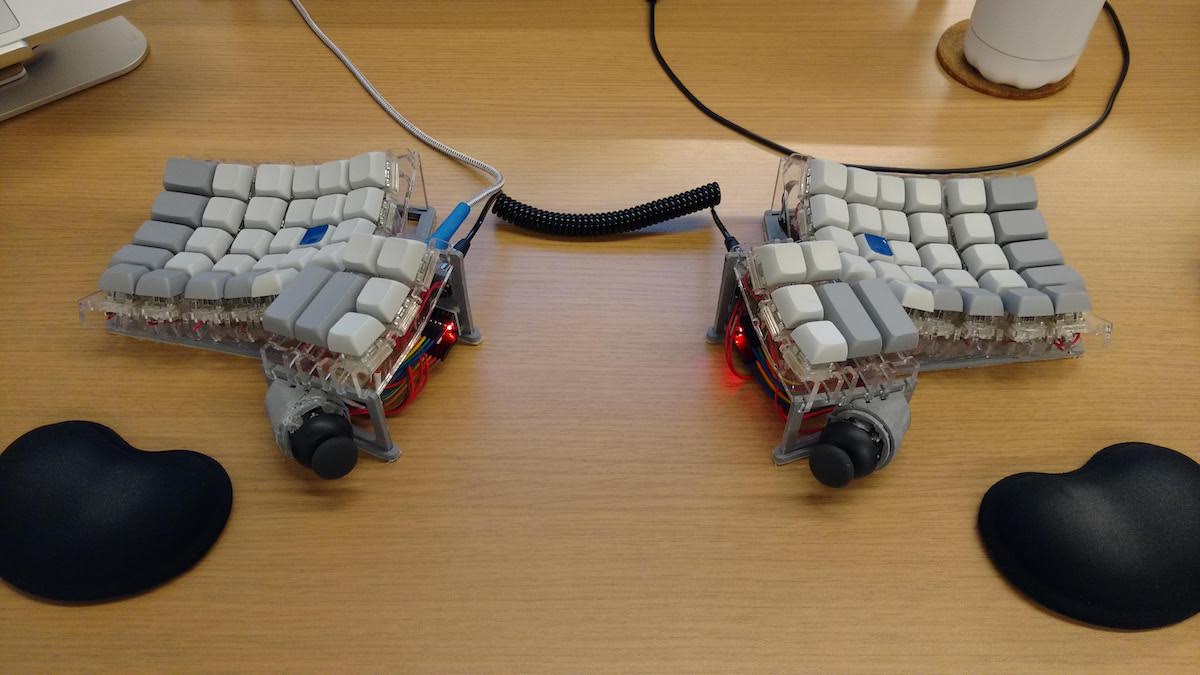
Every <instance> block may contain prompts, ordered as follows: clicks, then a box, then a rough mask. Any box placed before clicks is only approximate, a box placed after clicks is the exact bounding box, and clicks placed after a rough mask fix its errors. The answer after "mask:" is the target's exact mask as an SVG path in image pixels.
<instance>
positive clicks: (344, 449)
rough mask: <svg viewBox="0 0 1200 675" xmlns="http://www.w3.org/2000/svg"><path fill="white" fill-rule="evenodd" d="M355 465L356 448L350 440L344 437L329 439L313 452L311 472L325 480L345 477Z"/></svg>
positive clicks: (356, 458)
mask: <svg viewBox="0 0 1200 675" xmlns="http://www.w3.org/2000/svg"><path fill="white" fill-rule="evenodd" d="M356 464H358V447H357V446H355V445H354V441H353V440H352V439H350V438H346V437H345V436H337V437H334V438H330V439H329V440H327V441H325V442H324V443H321V444H320V445H318V446H317V449H316V450H315V451H313V456H312V470H313V472H314V473H316V474H317V475H318V476H320V477H321V478H324V479H326V480H333V479H335V478H341V477H342V476H345V475H346V474H348V473H350V471H351V470H352V469H354V466H355V465H356Z"/></svg>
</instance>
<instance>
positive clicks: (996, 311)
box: [958, 288, 1004, 316]
mask: <svg viewBox="0 0 1200 675" xmlns="http://www.w3.org/2000/svg"><path fill="white" fill-rule="evenodd" d="M958 294H959V295H961V296H962V303H963V313H964V314H969V315H970V316H1000V315H1001V314H1003V313H1004V301H1003V300H1001V299H1000V296H998V295H996V294H995V293H993V292H991V291H989V290H987V289H984V288H960V289H958Z"/></svg>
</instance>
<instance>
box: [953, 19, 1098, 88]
mask: <svg viewBox="0 0 1200 675" xmlns="http://www.w3.org/2000/svg"><path fill="white" fill-rule="evenodd" d="M1103 6H1104V0H976V2H975V10H974V11H973V12H971V25H970V28H969V30H967V36H966V39H965V40H964V42H963V52H964V54H965V56H966V58H967V62H968V63H970V64H971V65H972V66H975V68H976V69H978V70H979V72H980V73H982V74H983V76H984V77H986V78H987V79H989V80H991V81H993V82H999V83H1001V84H1010V85H1012V86H1014V87H1019V88H1021V89H1037V88H1038V87H1042V86H1045V85H1047V84H1050V83H1052V82H1058V81H1059V80H1061V79H1063V78H1064V77H1066V76H1067V75H1069V74H1070V73H1071V71H1072V70H1073V69H1074V68H1075V64H1076V63H1078V62H1079V56H1080V55H1081V54H1082V53H1083V48H1084V46H1085V45H1086V44H1087V39H1088V35H1090V34H1091V32H1092V26H1094V25H1095V23H1096V17H1098V16H1099V15H1100V9H1101V7H1103Z"/></svg>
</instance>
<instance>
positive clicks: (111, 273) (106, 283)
mask: <svg viewBox="0 0 1200 675" xmlns="http://www.w3.org/2000/svg"><path fill="white" fill-rule="evenodd" d="M149 271H150V270H149V269H147V268H145V267H142V266H141V265H131V264H129V263H118V264H116V265H113V266H112V267H110V268H108V269H106V270H104V274H101V275H100V290H102V291H104V292H106V293H129V294H132V293H134V292H135V291H136V290H137V281H138V279H140V278H141V276H142V275H143V274H145V273H146V272H149Z"/></svg>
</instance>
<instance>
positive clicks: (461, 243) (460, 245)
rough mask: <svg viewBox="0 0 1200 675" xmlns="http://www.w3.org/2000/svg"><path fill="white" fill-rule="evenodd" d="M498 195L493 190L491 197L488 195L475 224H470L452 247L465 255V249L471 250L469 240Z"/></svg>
mask: <svg viewBox="0 0 1200 675" xmlns="http://www.w3.org/2000/svg"><path fill="white" fill-rule="evenodd" d="M499 195H500V193H499V192H493V193H492V196H491V197H488V200H487V203H485V204H484V205H483V209H482V210H481V211H480V212H479V217H478V218H476V219H475V224H474V225H472V226H471V231H470V232H467V234H466V235H465V236H463V238H462V239H459V240H458V241H456V242H454V248H455V249H457V250H458V251H459V252H460V253H462V254H463V257H466V255H467V251H469V250H471V240H472V239H474V238H475V233H476V232H478V231H479V228H480V226H481V225H483V221H484V219H485V218H487V215H488V213H490V212H491V210H492V204H494V203H495V202H496V198H497V197H498V196H499Z"/></svg>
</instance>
